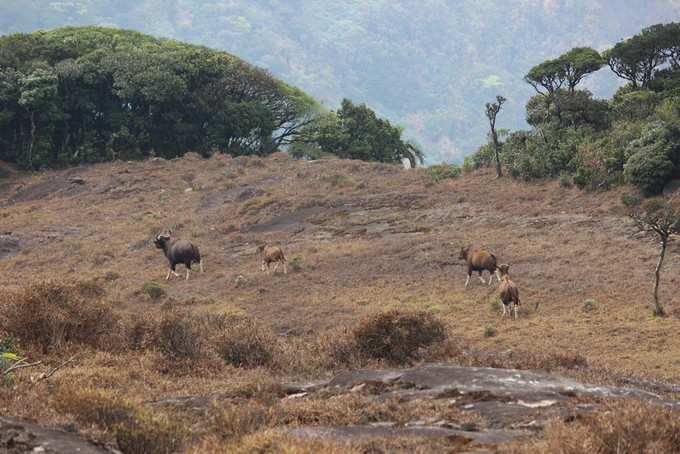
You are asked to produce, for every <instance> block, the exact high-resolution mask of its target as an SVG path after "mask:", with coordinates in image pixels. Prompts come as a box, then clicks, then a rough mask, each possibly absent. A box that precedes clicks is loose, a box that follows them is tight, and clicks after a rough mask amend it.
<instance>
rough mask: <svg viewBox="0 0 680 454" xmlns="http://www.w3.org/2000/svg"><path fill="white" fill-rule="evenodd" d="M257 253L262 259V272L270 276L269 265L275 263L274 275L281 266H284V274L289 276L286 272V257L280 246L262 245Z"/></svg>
mask: <svg viewBox="0 0 680 454" xmlns="http://www.w3.org/2000/svg"><path fill="white" fill-rule="evenodd" d="M257 252H258V253H259V254H260V257H262V266H261V269H262V271H265V270H266V271H267V274H269V264H270V263H272V262H274V271H273V272H274V273H276V269H277V268H278V267H279V264H283V274H288V271H287V270H286V257H285V256H284V255H283V251H282V250H281V248H280V247H278V246H267V245H266V244H261V245H259V246H258V247H257Z"/></svg>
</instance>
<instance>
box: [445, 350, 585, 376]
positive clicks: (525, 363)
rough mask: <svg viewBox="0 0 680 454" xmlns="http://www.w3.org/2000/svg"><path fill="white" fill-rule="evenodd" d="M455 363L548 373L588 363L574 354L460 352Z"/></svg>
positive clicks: (583, 365) (581, 367) (577, 367)
mask: <svg viewBox="0 0 680 454" xmlns="http://www.w3.org/2000/svg"><path fill="white" fill-rule="evenodd" d="M455 361H456V362H457V363H459V364H461V365H464V366H472V367H496V368H500V369H522V370H527V369H542V370H545V371H547V372H551V371H555V370H564V369H585V368H587V367H588V362H587V361H586V359H585V358H584V357H583V356H582V355H580V354H579V353H574V352H568V351H567V352H565V351H562V352H548V353H534V352H512V354H511V355H504V354H498V353H486V352H463V351H461V352H460V356H458V357H456V358H455Z"/></svg>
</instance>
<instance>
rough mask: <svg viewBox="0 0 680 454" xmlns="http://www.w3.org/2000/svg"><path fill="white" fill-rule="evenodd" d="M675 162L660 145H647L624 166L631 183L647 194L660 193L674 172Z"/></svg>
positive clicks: (625, 173)
mask: <svg viewBox="0 0 680 454" xmlns="http://www.w3.org/2000/svg"><path fill="white" fill-rule="evenodd" d="M673 169H674V166H673V163H672V162H671V160H670V159H669V158H668V155H667V154H666V153H665V152H664V151H663V150H660V149H659V148H658V147H645V148H643V149H641V150H640V151H638V152H637V153H635V154H634V155H632V156H631V157H630V158H629V159H628V161H627V162H626V164H625V166H624V175H625V176H626V178H627V179H628V181H630V183H631V184H632V185H633V186H635V187H636V188H638V189H639V190H641V191H642V192H643V193H645V194H646V195H653V194H659V193H660V192H661V191H662V190H663V187H664V185H665V184H666V182H667V181H668V180H669V178H671V176H672V174H673Z"/></svg>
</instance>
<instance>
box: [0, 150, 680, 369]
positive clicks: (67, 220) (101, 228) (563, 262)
mask: <svg viewBox="0 0 680 454" xmlns="http://www.w3.org/2000/svg"><path fill="white" fill-rule="evenodd" d="M426 172H427V171H426V170H425V169H419V170H417V171H405V170H403V169H401V168H400V167H399V166H392V165H379V164H369V163H363V162H354V161H342V160H324V161H321V162H305V161H294V160H290V159H289V158H288V157H287V156H286V155H284V154H276V155H273V156H272V157H270V158H268V159H257V158H250V159H248V158H245V157H243V158H236V159H231V158H229V157H228V156H227V157H225V156H216V157H213V158H211V159H209V160H201V159H199V158H197V157H195V156H193V155H189V156H188V157H187V158H185V159H180V160H173V161H165V160H162V159H157V160H152V161H146V162H141V163H125V162H116V163H112V164H103V165H96V166H93V167H91V168H75V169H72V170H69V171H63V172H55V173H45V174H40V175H35V176H27V177H23V176H15V177H10V178H7V179H5V182H4V183H3V185H2V193H1V194H0V197H1V198H0V200H2V201H3V202H2V212H1V215H2V219H3V231H4V232H5V233H4V234H3V236H2V241H3V251H4V254H3V257H2V261H3V268H4V270H5V272H4V273H3V278H2V284H3V285H4V286H9V287H13V286H19V285H23V283H24V282H25V281H26V279H27V273H29V276H30V278H31V279H47V278H55V279H63V278H79V279H80V278H92V277H97V276H101V275H102V274H103V273H105V271H108V270H114V271H116V272H117V273H119V274H120V276H121V277H120V279H118V280H116V281H114V282H113V283H112V284H111V286H112V287H111V288H110V289H109V291H110V299H111V300H113V301H115V302H116V303H117V304H120V305H121V307H124V308H125V309H127V310H130V311H146V310H150V309H152V308H153V307H154V306H153V304H151V303H149V302H145V300H144V299H140V297H139V296H135V295H136V292H137V291H138V290H139V288H140V287H141V285H142V283H143V282H144V281H147V280H157V281H160V280H162V278H163V277H164V276H165V273H166V267H167V265H166V260H165V258H164V257H163V256H162V253H161V251H159V250H157V249H155V248H154V247H153V244H152V242H151V240H152V238H153V235H154V234H155V233H156V232H158V231H159V230H160V229H161V228H166V227H172V228H173V230H174V232H175V233H174V234H175V235H176V236H180V237H185V238H188V239H191V240H192V241H195V242H196V243H197V244H198V245H200V247H201V250H202V253H203V255H204V256H205V262H206V269H207V270H208V271H207V272H206V273H205V274H203V275H200V274H197V273H196V272H194V273H193V274H192V278H191V280H189V281H188V282H184V281H182V280H171V281H170V282H168V283H162V285H163V287H164V288H165V289H166V290H167V292H168V297H170V298H171V299H173V300H176V301H183V300H186V299H191V298H198V299H200V300H202V301H204V303H205V305H204V306H202V309H203V310H215V311H217V310H219V309H223V308H224V307H226V306H229V307H232V308H238V309H239V310H242V311H244V312H245V313H248V314H250V315H252V316H253V317H255V318H256V319H257V320H259V321H261V322H263V323H264V324H266V325H268V326H270V327H272V328H273V329H274V330H275V331H276V332H277V333H278V334H280V335H294V336H305V335H312V334H316V333H318V332H320V331H322V330H324V329H326V328H328V327H331V326H335V325H337V324H340V323H345V322H352V321H355V320H357V319H358V318H359V317H360V316H361V315H363V314H365V313H366V312H367V311H368V312H370V311H374V310H384V309H388V308H401V309H403V308H412V309H425V310H429V311H432V312H434V313H436V314H438V315H439V316H442V317H444V319H446V320H447V321H448V323H449V325H450V326H449V327H450V329H451V330H452V331H453V333H454V334H455V336H457V337H460V338H461V339H465V340H466V341H469V342H471V343H472V344H473V345H475V346H476V347H478V348H483V349H489V348H491V349H494V350H496V349H503V348H520V349H536V348H538V349H543V348H545V349H566V350H569V351H578V352H580V353H581V354H582V355H584V356H586V358H587V359H588V360H589V361H593V362H594V363H598V364H602V365H603V366H604V365H606V366H607V367H614V368H615V369H617V370H622V371H623V370H631V371H637V372H640V373H642V372H645V373H650V372H651V373H652V375H653V376H655V377H657V378H669V379H674V380H678V379H680V369H678V365H677V364H675V363H672V362H668V361H667V360H666V359H667V357H668V356H669V354H670V353H671V352H673V351H677V349H678V348H680V344H679V342H680V341H677V340H674V338H666V336H665V335H664V334H663V333H667V332H670V331H668V330H670V329H672V327H673V326H674V325H676V324H677V321H676V319H675V317H669V318H667V319H658V320H657V319H653V318H650V314H651V311H650V304H651V301H650V300H651V294H650V283H651V278H652V272H653V268H654V265H655V260H656V258H657V250H656V246H655V244H654V243H653V242H652V241H649V240H647V239H645V238H641V237H638V236H635V235H634V234H633V233H634V229H633V228H632V225H631V223H630V222H629V220H628V219H627V217H626V216H625V215H624V213H625V209H624V207H623V206H622V205H621V203H620V201H619V200H620V191H610V192H606V193H584V192H581V191H578V190H577V189H574V188H571V189H566V188H561V187H559V186H558V185H557V183H553V182H551V183H546V184H539V185H525V184H521V183H517V182H514V181H510V180H506V179H503V180H493V179H492V175H491V174H489V173H487V172H486V171H482V172H481V173H473V174H466V175H463V176H461V177H459V178H458V179H456V180H448V181H445V182H442V183H438V184H435V185H429V184H427V176H426V175H427V173H426ZM622 190H623V189H622ZM9 232H11V233H9ZM262 241H268V242H270V243H278V244H281V245H282V246H283V248H284V250H285V253H286V255H287V257H288V260H289V261H292V260H293V259H294V258H295V257H296V256H299V258H298V259H297V260H298V261H299V262H300V263H301V269H300V271H299V272H293V273H291V274H289V275H288V276H280V275H276V276H273V277H266V276H264V275H263V274H261V273H260V272H259V261H258V258H257V256H256V254H255V247H256V246H255V245H256V243H258V242H262ZM463 245H473V246H475V247H482V248H488V249H490V250H492V251H494V252H495V253H496V255H497V256H498V257H499V260H500V261H501V262H507V263H509V264H511V269H510V273H511V276H512V277H513V279H514V280H515V281H516V282H517V283H518V284H519V286H520V288H521V293H522V302H523V304H524V305H523V312H524V314H523V317H522V318H521V319H520V321H519V322H512V323H510V322H507V321H505V322H501V321H500V320H498V314H497V313H494V312H492V311H491V310H490V309H489V301H490V300H491V299H492V298H493V295H494V289H493V287H492V288H489V287H486V286H482V285H481V284H480V283H479V281H478V280H475V279H472V280H471V285H470V288H468V289H465V288H464V287H463V284H464V282H465V270H464V268H463V266H462V262H461V261H460V260H459V259H458V252H459V249H460V247H461V246H463ZM677 252H678V246H676V245H673V244H671V246H670V253H669V257H668V261H667V264H666V267H665V268H664V274H663V277H662V285H661V288H660V291H661V296H660V298H661V300H662V301H663V302H664V303H665V304H666V305H667V307H668V309H669V310H670V311H671V312H673V311H674V310H676V308H675V305H677V304H678V303H679V302H680V301H678V297H677V295H675V293H674V291H673V288H674V286H675V285H676V284H677V277H676V276H677V274H678V273H677V270H678V266H680V265H678V264H677V261H676V260H675V255H676V254H677ZM238 275H242V276H243V277H245V279H246V282H247V284H246V285H244V286H241V287H238V288H237V287H236V286H235V285H234V282H235V279H236V278H237V276H238ZM494 287H495V286H494ZM587 298H593V299H595V300H596V301H597V303H598V309H597V310H596V311H595V312H593V313H588V314H586V313H583V312H582V310H581V309H582V308H581V306H582V303H583V301H584V300H585V299H587ZM537 301H540V308H539V311H538V312H534V306H535V303H536V302H537ZM489 323H498V328H499V332H500V335H499V336H498V337H496V338H493V339H485V338H484V337H483V336H482V334H483V327H484V325H486V324H489ZM471 328H472V329H471ZM536 335H539V336H540V337H541V338H545V339H550V342H549V343H546V344H545V345H536V344H535V342H534V339H535V336H536ZM575 338H576V339H579V341H578V343H576V344H575V343H574V339H575ZM650 349H651V350H653V351H650Z"/></svg>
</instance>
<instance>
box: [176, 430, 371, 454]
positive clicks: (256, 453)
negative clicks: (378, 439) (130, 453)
mask: <svg viewBox="0 0 680 454" xmlns="http://www.w3.org/2000/svg"><path fill="white" fill-rule="evenodd" d="M189 452H190V453H195V454H198V453H200V454H212V453H215V454H269V453H287V454H318V453H324V454H360V453H366V452H377V451H364V450H361V449H358V448H354V447H351V446H350V444H348V443H342V442H333V441H325V440H315V439H301V438H296V437H292V436H291V435H287V434H284V433H281V432H278V431H274V430H268V431H264V432H258V433H255V434H252V435H246V436H244V437H243V438H241V439H240V440H239V442H238V443H233V442H231V441H227V442H225V441H218V440H208V441H205V442H203V443H201V444H200V445H198V446H196V447H194V448H192V449H191V450H190V451H189Z"/></svg>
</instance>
